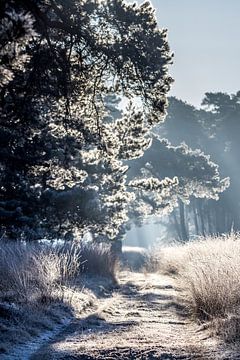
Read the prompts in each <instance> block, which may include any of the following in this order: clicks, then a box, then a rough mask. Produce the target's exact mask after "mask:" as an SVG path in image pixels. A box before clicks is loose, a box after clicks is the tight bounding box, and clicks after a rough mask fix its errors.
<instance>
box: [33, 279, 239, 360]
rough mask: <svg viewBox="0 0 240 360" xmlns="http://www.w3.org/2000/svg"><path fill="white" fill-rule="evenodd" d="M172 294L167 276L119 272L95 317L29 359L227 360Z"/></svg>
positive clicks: (77, 321) (77, 322)
mask: <svg viewBox="0 0 240 360" xmlns="http://www.w3.org/2000/svg"><path fill="white" fill-rule="evenodd" d="M177 295H178V291H177V290H176V289H174V283H173V281H172V280H171V279H170V278H169V277H164V276H162V275H156V274H148V275H144V274H142V273H130V272H123V273H121V274H120V286H119V289H117V290H116V291H115V292H114V293H113V294H112V296H111V297H109V298H106V299H104V300H101V301H100V304H99V308H98V311H97V312H96V313H95V314H92V315H89V316H88V317H86V318H84V319H75V320H74V321H73V322H72V323H71V324H70V326H69V327H68V328H67V330H65V331H64V332H63V333H62V334H61V336H60V337H58V338H57V339H55V341H53V342H52V343H51V344H49V345H47V346H45V348H42V349H41V350H40V351H39V352H38V353H37V354H35V355H34V356H32V358H31V359H32V360H50V359H53V360H54V359H56V360H61V359H62V360H70V359H72V360H73V359H78V360H81V359H86V360H87V359H89V360H90V359H91V360H92V359H98V360H99V359H102V360H103V359H104V360H105V359H109V360H110V359H119V360H120V359H121V360H125V359H126V360H129V359H130V360H131V359H134V360H135V359H139V360H140V359H149V360H150V359H151V360H153V359H160V360H168V359H169V360H173V359H176V360H177V359H179V360H180V359H202V360H203V359H230V357H224V356H223V354H222V355H221V354H219V346H218V345H217V341H216V340H214V339H211V338H210V337H208V336H207V333H206V332H205V331H199V327H198V326H197V325H195V324H193V323H192V322H191V321H190V320H189V318H188V317H187V316H186V314H185V312H184V308H183V307H182V306H181V305H180V304H179V302H178V301H177V300H176V299H177ZM234 359H236V358H234Z"/></svg>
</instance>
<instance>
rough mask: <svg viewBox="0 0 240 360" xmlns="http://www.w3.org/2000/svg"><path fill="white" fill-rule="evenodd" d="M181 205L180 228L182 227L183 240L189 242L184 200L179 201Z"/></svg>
mask: <svg viewBox="0 0 240 360" xmlns="http://www.w3.org/2000/svg"><path fill="white" fill-rule="evenodd" d="M178 204H179V214H180V226H181V233H182V240H184V241H187V240H189V234H188V230H187V226H186V218H185V207H184V203H183V202H182V200H178Z"/></svg>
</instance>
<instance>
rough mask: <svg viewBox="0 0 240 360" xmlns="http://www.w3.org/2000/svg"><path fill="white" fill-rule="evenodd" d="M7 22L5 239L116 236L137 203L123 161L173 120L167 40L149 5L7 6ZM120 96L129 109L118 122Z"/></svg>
mask: <svg viewBox="0 0 240 360" xmlns="http://www.w3.org/2000/svg"><path fill="white" fill-rule="evenodd" d="M0 14H1V15H0V24H1V25H0V46H1V47H0V51H1V54H2V55H3V56H2V57H1V63H0V81H1V96H0V115H1V116H0V139H1V151H0V170H1V180H0V181H1V192H0V220H1V225H2V230H3V231H4V232H5V233H6V234H7V235H8V236H15V237H17V236H20V235H23V234H27V238H28V239H30V238H39V237H43V236H53V237H57V236H68V235H69V232H71V234H73V233H74V231H78V232H85V231H87V230H90V231H92V232H93V233H94V234H96V235H97V236H99V235H101V234H102V235H104V236H107V237H109V238H113V237H115V236H116V234H117V233H118V231H119V228H120V227H121V225H122V223H124V222H125V221H126V218H127V205H128V203H129V201H130V200H131V196H130V195H131V194H130V195H129V193H127V189H126V175H125V174H126V171H127V167H126V166H125V165H124V163H123V160H125V159H126V158H127V159H129V160H130V159H134V158H136V157H139V156H140V155H142V154H143V152H144V150H145V149H146V148H148V146H149V145H150V142H151V140H150V138H149V133H150V130H151V128H152V126H153V125H154V124H156V123H157V122H159V121H161V120H162V119H163V118H164V116H165V113H166V106H167V99H166V94H167V92H168V90H169V88H170V84H171V82H172V78H171V77H170V76H169V74H168V65H169V64H171V62H172V54H171V52H170V49H169V45H168V41H167V33H166V31H165V30H161V29H160V28H159V27H158V25H157V22H156V18H155V13H154V9H153V8H152V6H151V5H150V3H149V2H145V3H143V4H142V5H140V6H137V5H136V4H126V3H125V2H124V1H122V0H110V1H106V0H102V1H97V0H78V1H76V0H69V1H67V2H66V1H62V0H50V1H47V0H39V1H34V0H24V1H23V0H22V1H21V0H19V1H14V0H10V1H6V0H3V1H2V2H1V11H0ZM112 93H114V94H118V95H121V97H123V98H124V99H125V101H126V102H128V107H127V109H126V111H125V113H124V114H123V116H122V117H121V118H119V119H117V120H116V119H112V120H111V119H110V120H109V116H108V114H109V109H108V107H107V106H106V103H105V100H104V99H105V98H106V96H109V95H111V94H112ZM134 103H137V106H136V105H135V106H134V105H133V104H134ZM133 196H134V195H133V194H132V197H133Z"/></svg>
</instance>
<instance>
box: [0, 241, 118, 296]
mask: <svg viewBox="0 0 240 360" xmlns="http://www.w3.org/2000/svg"><path fill="white" fill-rule="evenodd" d="M116 269H117V259H116V258H114V257H113V256H112V254H111V251H110V248H109V247H108V246H104V245H100V244H85V245H84V244H81V243H72V242H71V243H67V244H65V245H62V246H60V245H59V246H54V247H51V246H41V245H31V244H23V243H16V242H8V243H4V242H3V243H2V244H0V298H3V297H4V296H5V297H7V296H9V297H12V299H13V300H16V299H17V300H18V301H24V302H31V301H33V300H34V301H36V300H37V301H46V300H47V299H49V300H50V299H51V297H54V296H56V294H61V295H62V291H63V290H64V288H65V287H66V286H67V285H68V284H69V283H70V282H72V281H73V280H74V278H76V277H78V276H80V275H81V274H83V273H85V274H89V275H98V276H103V277H109V278H111V279H115V278H116Z"/></svg>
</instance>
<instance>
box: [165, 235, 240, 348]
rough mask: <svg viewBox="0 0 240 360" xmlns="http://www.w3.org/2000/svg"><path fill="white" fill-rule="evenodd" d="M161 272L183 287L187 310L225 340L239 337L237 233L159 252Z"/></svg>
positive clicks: (239, 238)
mask: <svg viewBox="0 0 240 360" xmlns="http://www.w3.org/2000/svg"><path fill="white" fill-rule="evenodd" d="M159 256H160V259H161V262H160V263H161V267H160V268H161V271H163V272H164V273H168V274H170V275H173V276H175V277H176V279H177V282H178V284H179V285H180V286H181V287H182V288H183V289H184V290H185V291H184V293H185V294H186V295H187V304H188V307H189V310H190V313H191V314H192V315H193V316H194V318H195V319H197V320H198V321H201V322H206V321H207V322H210V324H211V325H212V326H213V329H214V330H215V331H216V333H217V334H219V335H221V336H222V337H223V338H224V340H225V341H227V342H236V341H239V340H240V276H239V274H240V235H239V234H231V235H229V236H224V237H212V238H207V239H200V240H198V241H192V242H189V243H186V244H183V245H177V246H176V245H173V246H171V247H168V248H165V249H162V250H161V251H160V254H159Z"/></svg>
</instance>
